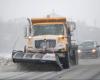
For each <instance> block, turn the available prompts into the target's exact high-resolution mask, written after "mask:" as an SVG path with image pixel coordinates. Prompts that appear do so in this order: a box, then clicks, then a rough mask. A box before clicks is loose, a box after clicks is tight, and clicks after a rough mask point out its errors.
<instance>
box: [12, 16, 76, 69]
mask: <svg viewBox="0 0 100 80" xmlns="http://www.w3.org/2000/svg"><path fill="white" fill-rule="evenodd" d="M28 22H29V26H28V27H27V28H26V33H25V41H26V45H25V47H24V51H22V52H20V51H13V56H12V58H13V61H14V62H36V63H38V62H39V63H40V62H41V63H48V62H49V63H56V64H57V65H58V66H59V67H60V68H61V69H63V68H69V66H70V64H72V65H74V64H77V53H76V52H77V45H75V44H74V45H72V44H71V34H70V32H71V31H70V25H69V24H68V23H67V22H68V21H67V20H66V18H63V17H61V18H32V19H31V20H30V19H28Z"/></svg>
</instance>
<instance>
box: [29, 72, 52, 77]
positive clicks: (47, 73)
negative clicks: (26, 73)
mask: <svg viewBox="0 0 100 80" xmlns="http://www.w3.org/2000/svg"><path fill="white" fill-rule="evenodd" d="M49 74H53V72H44V73H41V74H40V75H37V76H34V77H30V78H29V79H37V78H40V77H42V76H45V75H49Z"/></svg>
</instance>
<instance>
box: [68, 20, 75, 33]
mask: <svg viewBox="0 0 100 80" xmlns="http://www.w3.org/2000/svg"><path fill="white" fill-rule="evenodd" d="M68 26H69V28H70V31H71V32H73V31H74V30H75V29H76V23H75V22H73V21H70V22H68Z"/></svg>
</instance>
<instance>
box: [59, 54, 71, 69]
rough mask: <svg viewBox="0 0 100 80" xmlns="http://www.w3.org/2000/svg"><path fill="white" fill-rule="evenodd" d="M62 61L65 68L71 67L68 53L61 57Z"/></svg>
mask: <svg viewBox="0 0 100 80" xmlns="http://www.w3.org/2000/svg"><path fill="white" fill-rule="evenodd" d="M60 61H61V63H62V65H63V68H64V69H68V68H70V64H69V63H70V62H69V58H68V54H66V55H65V57H64V58H60Z"/></svg>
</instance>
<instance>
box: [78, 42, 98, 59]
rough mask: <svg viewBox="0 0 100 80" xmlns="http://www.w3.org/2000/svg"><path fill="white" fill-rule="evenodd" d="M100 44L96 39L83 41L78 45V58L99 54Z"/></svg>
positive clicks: (95, 56)
mask: <svg viewBox="0 0 100 80" xmlns="http://www.w3.org/2000/svg"><path fill="white" fill-rule="evenodd" d="M99 47H100V45H98V43H97V42H96V41H85V42H82V43H81V44H80V45H79V48H78V54H79V57H80V58H97V57H98V56H99V55H100V54H99V52H100V50H99Z"/></svg>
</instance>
